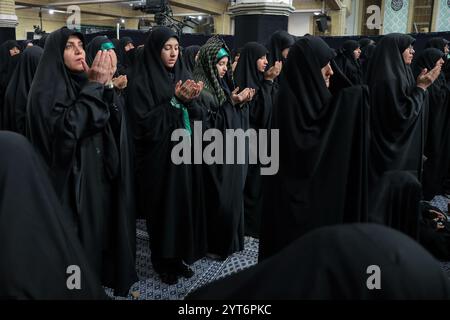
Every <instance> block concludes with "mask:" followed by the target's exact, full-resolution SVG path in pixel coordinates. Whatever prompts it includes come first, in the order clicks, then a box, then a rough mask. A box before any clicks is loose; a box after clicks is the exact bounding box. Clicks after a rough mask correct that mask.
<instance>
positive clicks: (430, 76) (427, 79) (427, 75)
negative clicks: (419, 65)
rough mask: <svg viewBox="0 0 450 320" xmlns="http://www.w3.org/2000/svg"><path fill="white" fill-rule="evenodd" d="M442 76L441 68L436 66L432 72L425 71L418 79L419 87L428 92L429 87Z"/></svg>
mask: <svg viewBox="0 0 450 320" xmlns="http://www.w3.org/2000/svg"><path fill="white" fill-rule="evenodd" d="M440 74H441V66H440V65H436V66H435V67H434V68H433V69H432V70H431V71H430V72H428V69H426V68H425V69H423V70H422V72H421V73H420V75H419V76H418V77H417V86H418V87H419V88H422V89H423V90H426V89H427V88H428V87H429V86H431V85H432V84H433V82H434V81H436V79H437V78H438V77H439V75H440Z"/></svg>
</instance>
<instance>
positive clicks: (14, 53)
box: [9, 47, 20, 57]
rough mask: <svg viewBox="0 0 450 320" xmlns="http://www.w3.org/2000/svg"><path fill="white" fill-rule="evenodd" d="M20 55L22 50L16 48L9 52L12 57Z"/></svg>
mask: <svg viewBox="0 0 450 320" xmlns="http://www.w3.org/2000/svg"><path fill="white" fill-rule="evenodd" d="M19 53H20V49H19V48H17V47H14V48H12V49H10V50H9V54H10V55H11V57H13V56H15V55H18V54H19Z"/></svg>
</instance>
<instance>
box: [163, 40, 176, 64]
mask: <svg viewBox="0 0 450 320" xmlns="http://www.w3.org/2000/svg"><path fill="white" fill-rule="evenodd" d="M179 52H180V45H179V43H178V40H177V39H176V38H170V39H169V40H167V42H166V43H165V44H164V47H163V48H162V50H161V60H162V62H163V64H164V66H165V67H166V68H168V69H172V68H173V67H174V66H175V64H176V63H177V61H178V54H179Z"/></svg>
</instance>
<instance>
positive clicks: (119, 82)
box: [112, 75, 128, 90]
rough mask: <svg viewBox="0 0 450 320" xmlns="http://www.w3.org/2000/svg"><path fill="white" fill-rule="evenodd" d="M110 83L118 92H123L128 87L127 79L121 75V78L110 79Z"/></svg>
mask: <svg viewBox="0 0 450 320" xmlns="http://www.w3.org/2000/svg"><path fill="white" fill-rule="evenodd" d="M112 82H113V84H114V87H115V88H117V89H119V90H123V89H125V88H126V87H127V85H128V78H127V76H125V75H122V76H119V77H117V78H114V79H112Z"/></svg>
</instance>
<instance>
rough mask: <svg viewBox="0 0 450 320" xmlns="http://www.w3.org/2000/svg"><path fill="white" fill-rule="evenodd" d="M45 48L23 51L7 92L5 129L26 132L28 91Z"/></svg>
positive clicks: (4, 115)
mask: <svg viewBox="0 0 450 320" xmlns="http://www.w3.org/2000/svg"><path fill="white" fill-rule="evenodd" d="M43 52H44V50H43V49H42V48H41V47H39V46H33V47H30V48H27V49H26V50H25V51H24V52H23V53H22V58H21V59H20V61H19V63H18V65H17V67H16V70H15V71H14V73H13V75H12V77H11V80H10V82H9V85H8V88H7V89H6V93H5V105H4V108H3V129H4V130H9V131H14V132H17V133H20V134H22V135H25V134H26V127H27V121H26V118H27V117H26V115H27V99H28V92H29V91H30V88H31V83H32V82H33V78H34V74H35V72H36V69H37V67H38V64H39V61H40V60H41V56H42V53H43Z"/></svg>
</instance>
